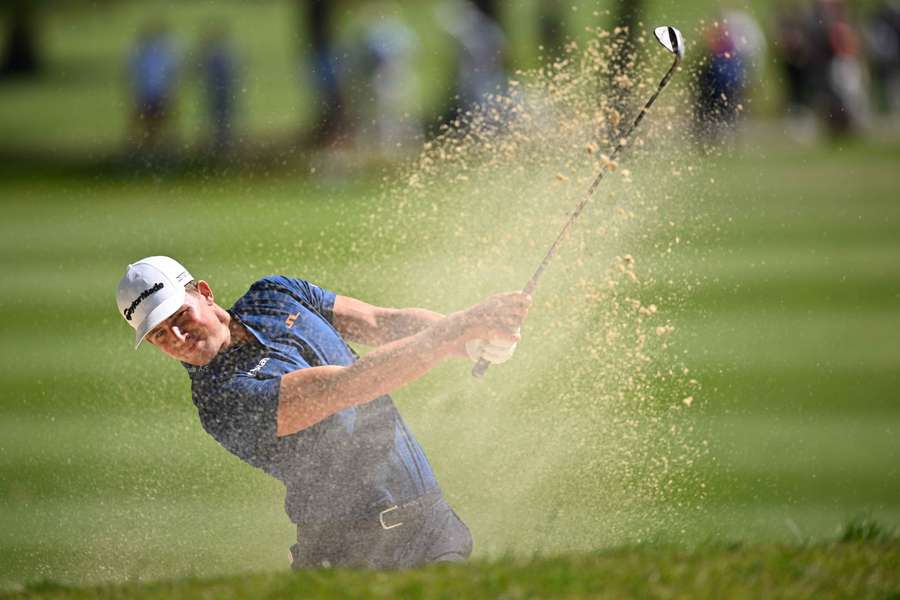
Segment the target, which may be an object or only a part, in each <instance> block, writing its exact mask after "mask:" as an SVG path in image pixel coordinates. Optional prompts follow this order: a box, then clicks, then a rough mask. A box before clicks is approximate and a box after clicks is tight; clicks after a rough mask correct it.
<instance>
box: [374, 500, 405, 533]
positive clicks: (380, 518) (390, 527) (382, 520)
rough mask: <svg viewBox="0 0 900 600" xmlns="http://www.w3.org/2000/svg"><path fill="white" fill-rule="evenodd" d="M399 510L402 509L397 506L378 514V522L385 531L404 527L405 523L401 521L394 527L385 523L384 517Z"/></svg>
mask: <svg viewBox="0 0 900 600" xmlns="http://www.w3.org/2000/svg"><path fill="white" fill-rule="evenodd" d="M398 508H400V507H399V506H398V505H396V504H395V505H393V506H392V507H390V508H386V509H384V510H383V511H381V512H380V513H378V522H379V523H381V528H382V529H384V530H385V531H387V530H388V529H393V528H394V527H400V526H401V525H403V521H400V522H399V523H394V524H393V525H386V524H385V523H384V515H386V514H388V513H389V512H393V511H395V510H397V509H398Z"/></svg>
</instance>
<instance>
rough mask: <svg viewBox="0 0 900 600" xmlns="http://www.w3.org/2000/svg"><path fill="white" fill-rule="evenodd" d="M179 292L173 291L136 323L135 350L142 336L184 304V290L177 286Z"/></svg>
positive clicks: (142, 338)
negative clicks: (139, 322) (173, 292)
mask: <svg viewBox="0 0 900 600" xmlns="http://www.w3.org/2000/svg"><path fill="white" fill-rule="evenodd" d="M176 289H177V290H178V291H179V292H180V293H179V292H175V295H173V296H171V297H169V298H166V299H165V300H164V301H163V302H162V304H160V305H159V306H157V307H156V308H154V309H153V310H152V311H150V314H148V315H147V318H146V319H144V322H143V323H141V324H140V325H138V326H137V327H136V328H135V330H134V349H135V350H137V348H138V346H140V345H141V342H143V341H144V338H145V337H147V334H148V333H150V330H151V329H153V328H154V327H156V326H157V325H159V324H160V323H162V322H163V321H165V320H166V319H168V318H169V317H171V316H172V315H174V314H175V313H176V312H177V311H178V309H179V308H181V305H182V304H184V296H185V291H184V288H183V287H181V286H178V287H177V288H176Z"/></svg>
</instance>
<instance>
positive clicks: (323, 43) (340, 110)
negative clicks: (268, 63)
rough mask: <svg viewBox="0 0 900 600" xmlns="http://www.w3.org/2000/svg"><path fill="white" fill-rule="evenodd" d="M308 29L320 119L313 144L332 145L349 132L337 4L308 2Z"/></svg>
mask: <svg viewBox="0 0 900 600" xmlns="http://www.w3.org/2000/svg"><path fill="white" fill-rule="evenodd" d="M307 6H308V12H307V14H306V22H305V24H306V27H307V30H308V35H309V40H310V41H311V44H312V76H313V88H314V89H315V91H316V116H315V120H316V121H315V123H316V124H315V126H314V129H313V135H312V140H311V142H312V143H313V144H314V145H316V146H328V145H332V144H334V143H337V142H338V141H340V139H341V138H342V137H343V136H344V135H345V134H346V133H347V129H348V128H347V122H346V103H345V102H344V95H343V92H342V90H341V82H340V69H339V66H340V64H339V63H340V60H339V59H340V56H339V54H338V51H337V48H336V46H335V43H334V40H333V38H334V36H333V32H332V29H331V28H332V25H333V23H332V14H333V9H334V2H332V1H330V0H308V1H307Z"/></svg>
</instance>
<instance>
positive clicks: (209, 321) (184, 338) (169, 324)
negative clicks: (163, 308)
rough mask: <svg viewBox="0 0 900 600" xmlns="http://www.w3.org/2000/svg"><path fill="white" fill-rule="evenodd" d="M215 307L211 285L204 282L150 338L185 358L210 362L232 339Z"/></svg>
mask: <svg viewBox="0 0 900 600" xmlns="http://www.w3.org/2000/svg"><path fill="white" fill-rule="evenodd" d="M215 309H216V304H215V302H213V297H212V292H210V291H209V286H207V285H206V284H205V282H200V291H199V293H196V292H190V291H188V292H187V293H186V294H185V296H184V304H182V305H181V308H179V309H178V310H177V311H175V313H174V314H173V315H172V316H171V317H169V318H168V319H166V320H165V321H163V322H162V323H160V324H159V325H157V326H156V327H154V328H153V329H151V330H150V333H148V334H147V337H146V340H147V341H148V342H150V343H151V344H153V345H154V346H156V347H157V348H159V349H160V350H162V351H163V352H165V353H166V354H168V355H169V356H171V357H172V358H174V359H177V360H180V361H181V362H185V363H188V364H191V365H197V366H202V365H205V364H208V363H209V361H211V360H212V359H213V358H214V357H215V356H216V354H218V353H219V350H220V349H221V348H222V346H223V345H224V344H225V343H226V342H227V341H228V339H229V332H228V326H227V325H226V324H225V323H223V322H222V321H221V320H220V318H219V315H218V313H217V312H216V310H215Z"/></svg>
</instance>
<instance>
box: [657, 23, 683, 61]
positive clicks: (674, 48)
mask: <svg viewBox="0 0 900 600" xmlns="http://www.w3.org/2000/svg"><path fill="white" fill-rule="evenodd" d="M653 34H654V35H655V36H656V39H657V40H658V41H659V43H660V44H662V46H663V47H664V48H665V49H666V50H668V51H669V52H671V53H672V54H674V55H675V56H676V57H678V59H679V60H681V59H682V58H684V38H683V37H682V36H681V32H680V31H678V30H677V29H675V28H674V27H669V26H668V25H664V26H662V27H657V28H656V29H655V30H653Z"/></svg>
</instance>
